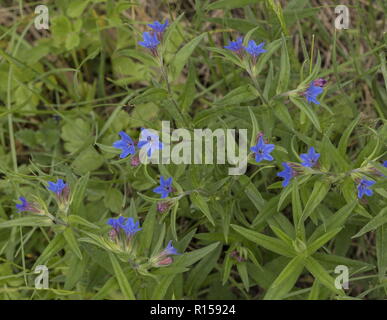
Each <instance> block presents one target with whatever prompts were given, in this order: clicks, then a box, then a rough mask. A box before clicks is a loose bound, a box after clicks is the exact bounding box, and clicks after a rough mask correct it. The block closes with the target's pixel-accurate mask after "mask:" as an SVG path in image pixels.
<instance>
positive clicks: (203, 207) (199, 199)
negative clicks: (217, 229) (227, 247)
mask: <svg viewBox="0 0 387 320" xmlns="http://www.w3.org/2000/svg"><path fill="white" fill-rule="evenodd" d="M190 199H191V201H192V204H193V205H194V206H195V207H198V208H199V210H200V211H201V212H203V214H204V215H205V216H206V217H207V219H208V220H209V221H210V222H211V224H212V225H215V222H214V218H213V217H212V215H211V212H210V208H209V207H208V204H207V202H206V200H205V198H204V197H203V196H202V195H200V194H199V193H197V192H193V193H192V194H191V195H190Z"/></svg>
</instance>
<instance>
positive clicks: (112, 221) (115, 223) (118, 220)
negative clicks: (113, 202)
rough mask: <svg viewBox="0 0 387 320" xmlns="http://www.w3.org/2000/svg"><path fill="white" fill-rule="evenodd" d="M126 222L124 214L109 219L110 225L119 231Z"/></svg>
mask: <svg viewBox="0 0 387 320" xmlns="http://www.w3.org/2000/svg"><path fill="white" fill-rule="evenodd" d="M124 223H125V218H124V217H123V216H119V217H118V218H116V219H114V218H110V219H108V221H107V224H108V225H111V226H112V228H113V229H114V230H116V231H117V232H118V231H119V230H120V229H121V228H122V226H123V225H124Z"/></svg>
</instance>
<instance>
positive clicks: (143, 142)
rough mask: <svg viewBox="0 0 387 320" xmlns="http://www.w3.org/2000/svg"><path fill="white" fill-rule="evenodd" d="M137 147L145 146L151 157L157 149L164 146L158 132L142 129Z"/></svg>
mask: <svg viewBox="0 0 387 320" xmlns="http://www.w3.org/2000/svg"><path fill="white" fill-rule="evenodd" d="M137 147H139V148H145V150H146V152H147V155H148V157H151V156H152V153H153V152H154V151H155V150H158V149H162V148H163V143H162V142H160V140H159V136H158V135H157V134H155V133H152V132H150V131H149V130H148V129H141V134H140V140H139V142H138V144H137Z"/></svg>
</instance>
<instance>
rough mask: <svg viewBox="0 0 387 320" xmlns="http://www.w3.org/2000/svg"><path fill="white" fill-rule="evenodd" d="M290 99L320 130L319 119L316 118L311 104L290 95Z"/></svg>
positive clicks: (319, 130)
mask: <svg viewBox="0 0 387 320" xmlns="http://www.w3.org/2000/svg"><path fill="white" fill-rule="evenodd" d="M290 100H291V101H292V102H293V103H294V105H295V106H296V107H297V108H298V109H300V110H301V112H303V113H304V114H305V115H306V116H307V117H308V119H309V120H310V121H311V122H312V123H313V125H314V126H315V127H316V129H317V131H318V132H321V126H320V121H319V120H318V117H317V115H316V113H315V112H314V110H313V109H312V108H313V105H307V104H306V103H305V102H304V101H303V100H300V99H297V98H294V97H290Z"/></svg>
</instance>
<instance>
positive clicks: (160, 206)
mask: <svg viewBox="0 0 387 320" xmlns="http://www.w3.org/2000/svg"><path fill="white" fill-rule="evenodd" d="M156 206H157V211H158V212H160V213H164V212H166V211H168V209H169V208H170V206H171V204H170V203H169V202H168V201H159V202H157V205H156Z"/></svg>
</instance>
